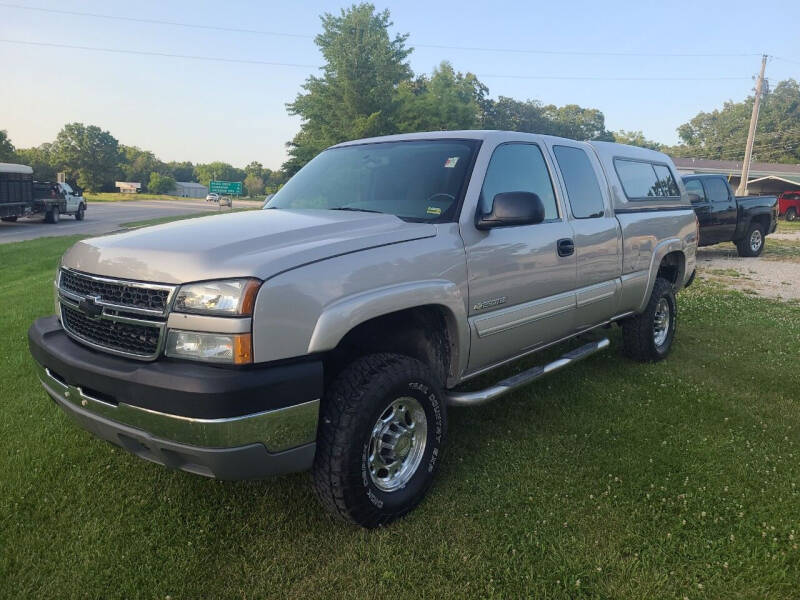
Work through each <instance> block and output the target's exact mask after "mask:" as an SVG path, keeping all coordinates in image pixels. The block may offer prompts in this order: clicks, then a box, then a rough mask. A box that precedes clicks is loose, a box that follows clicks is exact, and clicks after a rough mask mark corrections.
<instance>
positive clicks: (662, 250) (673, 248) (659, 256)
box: [636, 238, 686, 312]
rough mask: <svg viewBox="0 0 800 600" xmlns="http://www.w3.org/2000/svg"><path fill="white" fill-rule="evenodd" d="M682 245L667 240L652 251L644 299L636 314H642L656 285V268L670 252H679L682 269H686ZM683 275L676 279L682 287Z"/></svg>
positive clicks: (679, 242) (674, 239)
mask: <svg viewBox="0 0 800 600" xmlns="http://www.w3.org/2000/svg"><path fill="white" fill-rule="evenodd" d="M684 250H685V246H684V243H683V242H682V241H681V240H680V239H679V238H668V239H666V240H662V241H661V242H659V243H658V244H656V247H655V248H654V249H653V257H652V258H651V259H650V269H649V272H648V275H647V286H646V287H645V289H644V297H643V298H642V301H641V303H640V304H639V306H638V308H637V309H636V312H642V311H643V310H644V309H645V307H646V306H647V302H648V301H649V300H650V294H652V293H653V286H654V285H655V284H656V276H657V275H658V267H660V266H661V261H662V260H663V259H664V257H665V256H666V255H667V254H669V253H670V252H680V253H681V254H682V255H683V260H684V263H683V264H684V269H686V255H685V253H684ZM684 275H685V273H684V274H682V275H680V276H679V277H678V282H679V283H680V284H681V285H683V277H684Z"/></svg>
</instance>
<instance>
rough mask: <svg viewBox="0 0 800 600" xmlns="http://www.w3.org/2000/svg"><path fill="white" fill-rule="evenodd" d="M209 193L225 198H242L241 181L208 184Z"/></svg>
mask: <svg viewBox="0 0 800 600" xmlns="http://www.w3.org/2000/svg"><path fill="white" fill-rule="evenodd" d="M208 191H209V192H214V193H215V194H222V195H224V196H241V195H242V182H241V181H211V182H209V184H208Z"/></svg>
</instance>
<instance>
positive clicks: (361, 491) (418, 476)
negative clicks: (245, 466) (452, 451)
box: [312, 354, 447, 528]
mask: <svg viewBox="0 0 800 600" xmlns="http://www.w3.org/2000/svg"><path fill="white" fill-rule="evenodd" d="M446 435H447V414H446V408H445V405H444V400H443V398H442V393H441V390H440V388H439V385H438V384H437V382H436V379H435V378H434V376H433V375H432V373H431V372H430V370H429V369H428V368H427V367H426V366H425V365H424V364H422V363H421V362H420V361H418V360H416V359H413V358H410V357H408V356H401V355H398V354H372V355H369V356H364V357H362V358H359V359H357V360H355V361H354V362H353V363H351V364H350V365H349V366H348V367H346V368H345V369H344V371H342V373H341V374H340V375H339V376H338V377H337V378H336V380H335V381H334V382H333V383H332V384H331V386H330V391H329V392H328V393H327V394H326V396H325V400H324V402H323V407H322V413H321V419H320V425H319V431H318V434H317V452H316V456H315V457H314V467H313V473H312V474H313V478H314V488H315V489H316V492H317V496H318V497H319V499H320V501H321V502H322V504H323V505H324V506H325V507H326V508H327V509H328V510H329V511H330V512H331V513H333V514H334V515H336V516H337V517H339V518H341V519H343V520H345V521H349V522H351V523H355V524H357V525H361V526H362V527H368V528H372V527H377V526H379V525H386V524H388V523H390V522H391V521H393V520H395V519H397V518H399V517H402V516H403V515H405V514H406V513H408V512H409V511H410V510H412V509H413V508H414V507H415V506H417V504H419V502H420V501H421V500H422V498H423V497H424V496H425V494H426V492H427V491H428V488H430V486H431V483H433V478H434V475H435V474H436V471H437V470H438V467H439V462H440V461H441V457H442V452H443V450H444V443H445V437H446Z"/></svg>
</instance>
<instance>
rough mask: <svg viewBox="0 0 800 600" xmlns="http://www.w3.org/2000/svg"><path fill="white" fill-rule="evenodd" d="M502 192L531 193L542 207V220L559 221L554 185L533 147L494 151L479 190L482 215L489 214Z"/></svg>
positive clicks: (508, 147)
mask: <svg viewBox="0 0 800 600" xmlns="http://www.w3.org/2000/svg"><path fill="white" fill-rule="evenodd" d="M503 192H532V193H534V194H536V195H537V196H539V198H540V199H541V201H542V204H543V205H544V218H545V220H552V219H558V218H559V216H558V208H557V206H556V196H555V192H554V191H553V182H552V180H551V179H550V173H549V172H548V170H547V164H546V163H545V160H544V156H543V155H542V151H541V150H540V149H539V146H537V145H535V144H515V143H512V144H503V145H501V146H498V148H497V149H496V150H495V151H494V154H492V159H491V160H490V161H489V168H488V169H487V170H486V177H485V178H484V180H483V188H482V189H481V198H480V204H479V206H480V210H481V214H484V215H485V214H489V213H490V212H491V211H492V202H493V201H494V197H495V196H496V195H497V194H501V193H503Z"/></svg>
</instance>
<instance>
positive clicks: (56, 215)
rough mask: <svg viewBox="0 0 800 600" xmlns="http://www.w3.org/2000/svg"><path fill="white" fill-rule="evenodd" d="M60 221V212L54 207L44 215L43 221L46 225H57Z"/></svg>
mask: <svg viewBox="0 0 800 600" xmlns="http://www.w3.org/2000/svg"><path fill="white" fill-rule="evenodd" d="M60 219H61V211H60V210H59V209H58V207H57V206H54V207H53V208H51V209H50V210H48V211H47V212H46V213H45V214H44V220H45V222H47V223H58V221H59V220H60Z"/></svg>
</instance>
